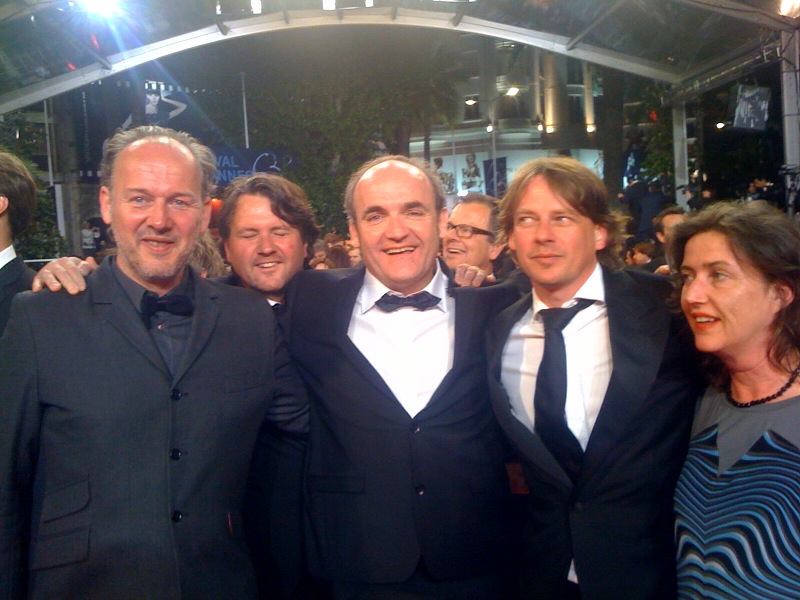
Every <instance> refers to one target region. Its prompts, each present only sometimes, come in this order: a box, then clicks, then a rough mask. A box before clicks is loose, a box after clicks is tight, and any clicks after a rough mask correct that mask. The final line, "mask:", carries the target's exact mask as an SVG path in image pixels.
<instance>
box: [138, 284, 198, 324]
mask: <svg viewBox="0 0 800 600" xmlns="http://www.w3.org/2000/svg"><path fill="white" fill-rule="evenodd" d="M157 312H168V313H172V314H173V315H182V316H184V317H188V316H189V315H192V314H194V303H193V302H192V299H191V298H189V296H184V295H182V294H167V295H166V296H160V297H159V296H158V295H156V294H154V293H153V292H145V293H144V296H142V304H141V313H142V322H143V323H144V326H145V327H147V328H148V329H150V319H151V318H152V317H153V315H154V314H156V313H157Z"/></svg>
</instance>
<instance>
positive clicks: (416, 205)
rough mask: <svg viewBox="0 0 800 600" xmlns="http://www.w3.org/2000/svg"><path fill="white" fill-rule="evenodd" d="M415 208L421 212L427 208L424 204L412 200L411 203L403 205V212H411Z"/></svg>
mask: <svg viewBox="0 0 800 600" xmlns="http://www.w3.org/2000/svg"><path fill="white" fill-rule="evenodd" d="M415 208H421V209H423V210H428V207H427V206H425V204H424V203H422V202H420V201H419V200H414V201H412V202H406V203H405V204H403V210H413V209H415Z"/></svg>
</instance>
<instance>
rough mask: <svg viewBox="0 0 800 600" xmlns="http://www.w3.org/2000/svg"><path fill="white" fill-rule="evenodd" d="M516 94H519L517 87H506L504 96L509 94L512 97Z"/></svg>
mask: <svg viewBox="0 0 800 600" xmlns="http://www.w3.org/2000/svg"><path fill="white" fill-rule="evenodd" d="M517 94H519V88H518V87H514V86H512V87H510V88H508V91H507V92H506V96H511V97H514V96H516V95H517Z"/></svg>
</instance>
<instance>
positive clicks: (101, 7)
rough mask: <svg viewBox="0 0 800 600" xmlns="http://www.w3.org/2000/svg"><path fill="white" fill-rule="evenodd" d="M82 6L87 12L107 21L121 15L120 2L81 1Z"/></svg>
mask: <svg viewBox="0 0 800 600" xmlns="http://www.w3.org/2000/svg"><path fill="white" fill-rule="evenodd" d="M81 5H82V6H83V8H84V9H85V10H86V11H87V12H90V13H92V14H95V15H99V16H101V17H103V18H105V19H109V18H111V17H114V16H117V15H118V14H120V8H119V1H118V0H81Z"/></svg>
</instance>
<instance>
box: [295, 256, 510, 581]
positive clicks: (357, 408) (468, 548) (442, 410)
mask: <svg viewBox="0 0 800 600" xmlns="http://www.w3.org/2000/svg"><path fill="white" fill-rule="evenodd" d="M363 280H364V268H363V266H362V267H358V268H354V269H336V270H331V271H304V272H302V273H299V274H298V275H297V276H296V277H295V278H294V279H293V280H292V282H291V283H290V284H289V288H288V290H287V295H286V306H287V308H286V313H285V325H286V326H287V327H288V329H287V330H286V335H287V339H288V340H289V344H290V350H291V353H292V356H293V358H294V359H295V362H296V364H297V367H298V370H299V371H300V373H301V375H302V376H303V377H304V379H305V381H306V383H307V385H308V388H309V394H310V397H311V431H310V439H309V448H308V458H307V474H306V510H307V516H308V520H309V529H308V532H309V538H308V540H309V541H308V543H307V552H308V554H309V561H310V567H311V570H312V573H314V574H315V575H318V576H320V577H323V578H326V579H333V580H348V581H353V582H364V583H388V582H399V581H404V580H406V579H407V578H408V577H410V576H411V575H412V574H413V573H414V571H415V569H416V568H417V567H418V565H419V562H420V558H422V559H423V561H424V565H425V567H426V568H427V570H428V572H429V573H430V574H431V575H432V576H433V577H434V578H437V579H443V580H447V579H463V578H471V577H477V576H480V575H481V574H484V573H487V572H490V571H492V570H493V569H495V568H496V567H497V565H498V563H500V562H501V561H503V560H504V552H505V550H506V549H508V547H509V540H508V537H507V529H506V514H505V511H504V506H505V502H506V500H507V498H508V482H507V477H506V474H505V470H504V456H503V454H504V444H503V442H502V436H501V434H500V431H499V428H498V427H497V423H496V422H495V420H494V418H493V416H492V412H491V407H490V405H489V401H488V390H487V387H486V373H485V354H484V349H483V344H484V341H485V336H484V326H485V323H486V319H487V318H488V316H489V315H490V314H492V313H493V312H495V311H496V310H497V309H498V307H499V306H503V305H508V304H509V303H510V302H511V301H512V300H513V298H514V297H516V295H517V294H516V291H515V290H513V288H507V287H504V286H494V287H492V288H485V289H480V290H476V289H462V288H456V289H453V290H452V294H453V296H454V298H455V306H456V314H455V354H454V361H453V367H452V369H451V371H450V372H449V373H448V374H447V375H446V377H445V378H444V380H443V381H442V382H441V384H440V386H439V388H438V389H437V390H436V392H435V393H434V395H433V397H432V398H431V400H430V402H429V404H428V405H427V406H426V407H425V408H424V409H423V410H422V411H421V412H420V413H419V414H418V415H417V416H415V417H414V418H412V417H410V416H409V415H408V413H407V412H406V411H405V410H404V409H403V407H402V406H401V405H400V403H399V402H398V401H397V399H396V398H395V397H394V395H393V394H392V392H391V391H390V390H389V388H388V387H387V385H386V384H385V383H384V381H383V380H382V379H381V377H380V376H379V375H378V373H377V372H376V371H375V369H374V368H373V367H372V365H371V364H370V363H369V361H368V360H367V358H366V357H365V356H363V355H362V354H361V352H360V351H359V350H358V349H357V348H356V346H355V345H354V344H353V343H352V342H351V341H350V339H349V338H348V336H347V329H348V326H349V323H350V317H351V313H352V310H353V306H354V304H355V300H356V296H357V294H358V292H359V290H360V288H361V285H362V282H363ZM397 360H398V361H402V360H403V356H397Z"/></svg>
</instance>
